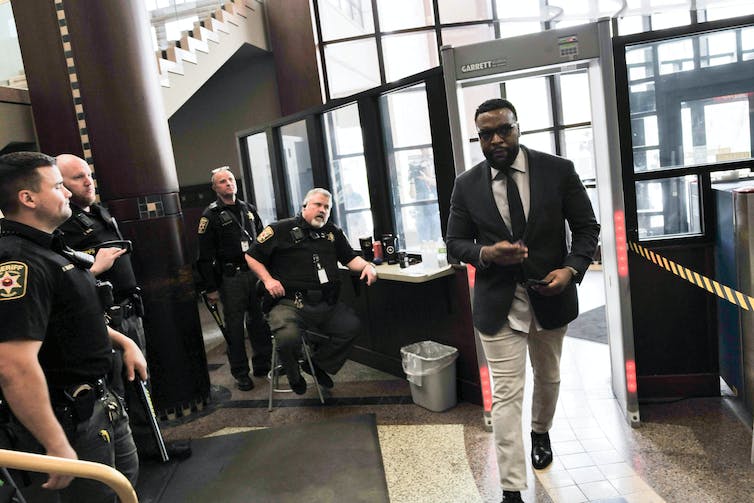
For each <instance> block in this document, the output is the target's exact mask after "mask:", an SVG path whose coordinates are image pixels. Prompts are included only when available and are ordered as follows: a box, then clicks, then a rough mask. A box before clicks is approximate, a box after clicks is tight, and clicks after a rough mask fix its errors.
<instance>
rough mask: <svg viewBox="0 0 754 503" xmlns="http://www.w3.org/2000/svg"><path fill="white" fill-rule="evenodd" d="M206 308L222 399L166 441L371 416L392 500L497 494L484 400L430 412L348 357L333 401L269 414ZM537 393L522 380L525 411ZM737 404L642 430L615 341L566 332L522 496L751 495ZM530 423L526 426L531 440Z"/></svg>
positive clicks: (480, 498) (588, 303) (679, 406)
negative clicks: (549, 416) (619, 392)
mask: <svg viewBox="0 0 754 503" xmlns="http://www.w3.org/2000/svg"><path fill="white" fill-rule="evenodd" d="M601 282H602V277H601V273H599V272H598V271H591V272H590V273H588V275H587V278H585V281H584V287H582V292H581V297H582V301H581V306H582V311H585V310H588V309H589V308H594V307H598V306H599V305H601V302H604V301H601V300H600V295H601V293H600V289H601V285H602V283H601ZM204 311H205V310H204V308H203V307H201V306H200V312H202V317H203V321H204V328H205V341H206V346H207V348H208V361H209V362H210V363H211V364H215V365H214V366H215V367H218V368H216V369H215V370H212V371H211V372H210V378H211V381H212V384H213V400H214V401H215V402H216V403H215V404H214V405H212V406H211V407H210V408H209V409H208V410H206V411H203V412H201V413H196V414H195V416H196V417H191V416H189V417H187V418H184V419H183V420H178V421H173V422H171V423H169V424H168V425H166V426H167V427H166V428H165V435H166V437H167V438H168V439H174V438H190V437H198V436H203V435H207V434H211V433H214V432H217V431H219V430H222V429H223V428H228V427H231V428H239V427H240V428H258V427H271V426H276V425H282V424H294V423H297V422H304V421H317V420H321V419H325V418H330V417H335V416H338V415H347V414H360V413H365V412H369V413H374V414H376V416H377V422H378V425H379V426H378V431H379V437H380V444H381V449H382V453H383V460H384V464H385V473H386V480H387V482H388V487H389V491H390V497H391V501H393V502H394V503H424V502H440V503H443V502H447V503H456V502H458V503H467V502H469V503H470V502H499V501H500V499H501V491H500V488H499V485H498V482H497V466H496V462H495V454H494V445H493V441H492V434H491V433H490V432H487V431H485V429H484V427H483V420H482V410H481V407H479V406H476V405H472V404H468V403H459V404H458V405H457V406H456V407H454V408H453V409H451V410H449V411H446V412H443V413H435V412H430V411H427V410H425V409H422V408H421V407H419V406H417V405H415V404H413V403H412V402H411V399H410V389H409V387H408V385H407V383H406V382H405V380H402V379H398V378H396V377H394V376H391V375H388V374H384V373H382V372H379V371H376V370H374V369H370V368H367V367H365V366H363V365H360V364H358V363H355V362H348V363H347V365H346V367H344V369H343V370H342V371H341V372H340V373H339V374H338V375H337V376H335V382H336V386H335V388H334V389H333V390H332V391H331V392H328V395H327V405H326V406H324V407H323V406H320V405H319V401H318V399H317V398H316V392H315V391H313V390H312V389H311V387H310V390H309V391H308V392H307V394H306V395H304V397H303V399H300V398H299V397H295V396H294V395H291V394H284V393H278V394H276V400H277V401H276V408H275V410H274V411H273V412H271V413H270V412H267V408H266V407H267V401H266V398H267V391H268V387H267V386H268V384H267V382H266V381H265V380H262V379H257V378H255V379H254V380H255V383H256V387H255V389H253V390H252V391H249V392H241V391H238V390H237V389H235V388H234V386H233V380H232V378H231V377H230V375H229V373H228V369H227V364H225V356H224V351H223V346H222V340H221V338H220V337H219V334H218V331H217V330H216V328H215V327H213V325H212V320H211V318H209V316H207V315H206V312H204ZM527 382H528V383H530V382H531V375H529V376H528V377H527ZM530 399H531V389H530V388H528V387H527V390H526V400H527V402H528V403H527V404H525V407H524V410H525V411H526V410H527V409H528V408H529V406H530ZM730 400H731V399H730V398H722V397H721V398H703V399H687V400H682V401H676V402H669V403H653V404H642V406H641V419H642V422H641V425H640V426H639V427H638V428H631V427H630V426H628V424H627V423H626V422H625V420H624V418H623V415H622V413H621V411H620V408H619V406H618V403H617V401H616V400H615V399H614V398H613V396H612V391H611V388H610V356H609V351H608V346H607V345H605V344H599V343H595V342H590V341H586V340H581V339H576V338H571V337H566V341H565V344H564V349H563V358H562V384H561V396H560V401H559V404H558V410H557V413H556V417H555V422H554V425H553V429H552V431H551V433H550V434H551V439H552V442H553V450H554V452H555V460H554V462H553V464H552V465H551V466H550V467H548V468H547V469H546V470H542V471H537V472H536V473H535V472H534V471H533V470H531V469H529V473H528V482H529V489H528V490H527V491H526V492H524V494H523V497H524V500H525V501H526V502H528V503H534V502H541V503H549V502H557V503H571V502H574V503H575V502H582V501H602V502H610V503H613V502H629V503H639V502H640V503H653V502H661V501H668V502H678V503H681V502H683V503H686V502H691V501H703V502H708V503H715V502H720V503H728V502H754V490H753V489H752V488H754V467H753V466H752V464H751V462H750V452H751V444H752V435H751V428H750V425H749V427H747V426H746V425H744V423H743V422H742V421H741V420H740V419H739V417H738V416H737V415H736V414H735V413H734V407H731V406H730ZM527 419H528V418H527ZM525 421H526V420H525ZM528 430H529V428H528V426H524V433H525V435H524V438H525V439H526V438H528ZM527 449H528V445H527Z"/></svg>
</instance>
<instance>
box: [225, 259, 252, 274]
mask: <svg viewBox="0 0 754 503" xmlns="http://www.w3.org/2000/svg"><path fill="white" fill-rule="evenodd" d="M248 270H249V266H248V264H247V263H246V262H242V263H240V264H234V263H232V262H228V263H225V264H223V276H235V275H236V274H238V273H239V272H245V271H248Z"/></svg>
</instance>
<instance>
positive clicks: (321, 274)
mask: <svg viewBox="0 0 754 503" xmlns="http://www.w3.org/2000/svg"><path fill="white" fill-rule="evenodd" d="M312 258H313V260H314V267H315V268H316V269H317V278H318V279H319V284H320V285H324V284H325V283H328V282H329V281H330V280H329V279H328V278H327V271H325V268H324V267H322V264H321V263H320V261H319V255H318V254H316V253H315V254H314V256H313V257H312Z"/></svg>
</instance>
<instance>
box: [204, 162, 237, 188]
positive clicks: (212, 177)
mask: <svg viewBox="0 0 754 503" xmlns="http://www.w3.org/2000/svg"><path fill="white" fill-rule="evenodd" d="M220 171H230V174H231V175H232V174H233V172H232V171H231V170H230V166H220V167H219V168H215V169H213V170H212V171H210V172H209V183H211V184H212V185H214V184H215V175H216V174H217V173H219V172H220Z"/></svg>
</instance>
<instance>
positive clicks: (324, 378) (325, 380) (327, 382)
mask: <svg viewBox="0 0 754 503" xmlns="http://www.w3.org/2000/svg"><path fill="white" fill-rule="evenodd" d="M312 366H313V367H314V375H315V376H317V382H318V383H319V385H320V386H322V387H323V388H327V389H332V388H333V386H335V383H334V382H332V377H330V376H329V375H327V372H325V371H324V370H322V369H321V368H319V367H317V366H316V365H314V364H313V363H312ZM301 370H303V371H304V372H306V373H307V374H309V375H312V371H311V370H309V365H308V364H306V363H305V364H303V365H302V366H301Z"/></svg>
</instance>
